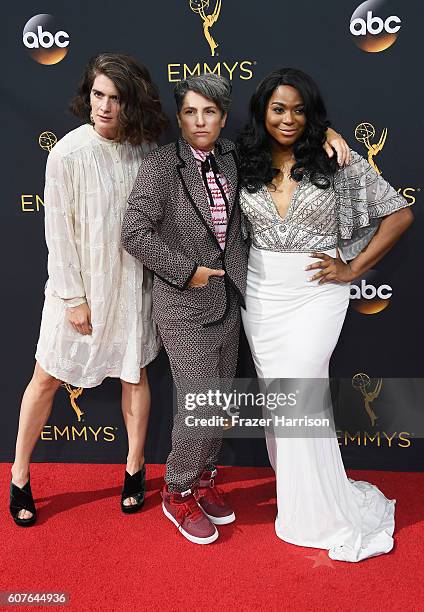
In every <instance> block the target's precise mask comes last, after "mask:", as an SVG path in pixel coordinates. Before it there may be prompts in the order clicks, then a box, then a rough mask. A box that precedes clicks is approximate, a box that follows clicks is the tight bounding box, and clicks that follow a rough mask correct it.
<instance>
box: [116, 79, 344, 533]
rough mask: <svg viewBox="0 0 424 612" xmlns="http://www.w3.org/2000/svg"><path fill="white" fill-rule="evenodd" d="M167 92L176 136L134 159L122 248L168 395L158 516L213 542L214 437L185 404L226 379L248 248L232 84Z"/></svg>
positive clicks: (226, 509) (190, 84)
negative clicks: (171, 389)
mask: <svg viewBox="0 0 424 612" xmlns="http://www.w3.org/2000/svg"><path fill="white" fill-rule="evenodd" d="M174 95H175V100H176V104H177V120H178V124H179V126H180V128H181V136H180V138H179V140H178V141H177V142H176V143H172V144H169V145H166V146H163V147H160V148H158V149H156V150H155V151H153V152H152V153H150V154H149V155H148V156H147V157H146V158H145V159H144V160H143V161H142V163H141V166H140V170H139V173H138V176H137V180H136V182H135V185H134V188H133V191H132V193H131V196H130V198H129V205H128V208H127V211H126V213H125V217H124V221H123V227H122V242H123V246H124V248H125V249H126V250H127V251H128V252H129V253H130V254H131V255H133V256H134V257H136V258H137V259H139V260H140V261H141V262H142V263H143V264H144V265H145V266H146V267H147V268H150V270H152V271H153V272H154V283H153V318H154V319H155V321H156V323H157V324H158V327H159V332H160V335H161V337H162V341H163V344H164V347H165V349H166V351H167V354H168V357H169V361H170V365H171V370H172V374H173V378H174V383H175V386H176V389H177V404H178V410H177V413H176V415H175V419H174V426H173V431H172V450H171V453H170V455H169V457H168V460H167V466H166V475H165V486H164V489H163V493H162V497H163V504H162V508H163V512H164V514H165V516H166V517H167V518H169V519H170V520H171V521H172V522H173V523H174V524H175V525H176V527H177V528H178V530H179V531H180V532H181V534H182V535H183V536H184V537H186V538H187V539H188V540H190V541H191V542H194V543H197V544H209V543H211V542H213V541H214V540H216V539H217V537H218V531H217V529H216V526H215V525H223V524H227V523H231V522H232V521H234V520H235V515H234V512H233V510H232V509H231V507H230V506H229V504H228V503H227V502H226V501H225V499H224V498H223V496H222V494H221V493H220V492H219V490H218V489H217V488H216V487H215V486H214V477H215V475H216V469H215V463H216V461H217V457H218V453H219V450H220V446H221V442H222V431H221V432H220V430H219V429H218V428H209V427H202V426H199V427H197V428H195V430H194V431H193V432H190V431H188V430H189V428H188V427H187V424H186V417H187V415H188V414H189V413H188V412H187V405H186V399H187V397H188V395H189V394H193V393H199V392H205V391H207V387H210V386H211V385H210V384H209V383H210V382H211V381H215V382H218V385H216V386H215V388H217V387H218V386H219V385H220V386H221V389H222V387H223V386H225V384H227V383H228V381H230V380H231V379H232V378H233V377H234V375H235V370H236V363H237V352H238V342H239V329H240V305H241V306H243V305H244V297H243V296H244V294H245V287H246V275H247V254H248V249H247V246H246V244H245V242H244V240H243V238H242V233H241V216H240V215H241V213H240V208H239V204H238V199H237V191H238V177H237V159H236V151H235V146H234V144H233V143H232V142H231V141H229V140H226V139H221V138H220V132H221V129H222V128H223V127H224V125H225V121H226V118H227V112H228V109H229V106H230V95H231V85H230V83H229V82H228V81H227V80H226V79H224V78H222V77H219V76H217V75H214V74H208V75H203V76H199V77H190V78H189V79H187V80H185V81H181V82H180V83H178V84H177V85H176V87H175V90H174ZM338 141H339V142H340V139H338ZM195 408H196V413H195V414H196V416H208V410H210V408H211V406H204V407H202V406H201V405H200V398H198V402H197V405H196V406H195ZM209 414H210V412H209Z"/></svg>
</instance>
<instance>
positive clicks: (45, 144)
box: [38, 132, 57, 153]
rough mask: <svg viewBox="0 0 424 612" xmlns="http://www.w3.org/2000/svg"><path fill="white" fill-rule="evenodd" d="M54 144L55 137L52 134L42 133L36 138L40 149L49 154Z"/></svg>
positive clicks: (55, 141)
mask: <svg viewBox="0 0 424 612" xmlns="http://www.w3.org/2000/svg"><path fill="white" fill-rule="evenodd" d="M56 143H57V137H56V135H55V134H53V132H42V133H41V134H40V136H39V137H38V144H39V145H40V147H41V148H42V149H44V150H45V151H48V152H49V153H50V151H51V150H52V149H53V147H54V145H55V144H56Z"/></svg>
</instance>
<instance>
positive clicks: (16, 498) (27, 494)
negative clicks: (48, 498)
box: [9, 479, 37, 527]
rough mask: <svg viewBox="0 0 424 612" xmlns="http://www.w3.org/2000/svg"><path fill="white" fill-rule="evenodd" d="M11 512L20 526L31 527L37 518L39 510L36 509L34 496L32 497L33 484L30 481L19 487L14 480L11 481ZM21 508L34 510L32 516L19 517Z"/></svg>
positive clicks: (29, 510)
mask: <svg viewBox="0 0 424 612" xmlns="http://www.w3.org/2000/svg"><path fill="white" fill-rule="evenodd" d="M9 510H10V514H11V515H12V518H13V520H14V521H15V523H16V524H17V525H19V527H30V526H31V525H34V523H35V521H36V520H37V510H36V509H35V504H34V498H33V497H32V491H31V485H30V483H29V479H28V482H27V483H26V485H25V486H23V487H22V488H21V487H18V486H16V485H15V484H13V482H11V483H10V505H9ZM21 510H27V511H28V512H32V516H31V518H19V516H18V515H19V513H20V511H21Z"/></svg>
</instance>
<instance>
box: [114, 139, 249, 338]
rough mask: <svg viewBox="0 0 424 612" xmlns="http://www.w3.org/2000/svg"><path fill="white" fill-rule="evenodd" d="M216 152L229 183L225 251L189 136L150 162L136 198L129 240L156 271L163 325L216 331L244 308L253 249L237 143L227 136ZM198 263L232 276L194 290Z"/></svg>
mask: <svg viewBox="0 0 424 612" xmlns="http://www.w3.org/2000/svg"><path fill="white" fill-rule="evenodd" d="M214 152H215V158H216V161H217V164H218V167H219V170H220V172H221V173H222V174H224V176H225V177H226V179H227V181H228V184H229V197H228V211H227V218H228V226H227V237H226V245H225V249H224V250H222V249H221V248H220V246H219V243H218V240H217V239H216V237H215V233H214V228H213V223H212V217H211V213H210V207H209V202H208V199H207V194H206V190H205V187H204V185H203V181H202V177H201V176H200V173H199V170H198V168H197V165H196V161H195V159H194V157H193V154H192V152H191V150H190V147H189V145H188V143H187V142H186V141H185V140H184V139H182V138H180V139H179V140H178V142H176V143H172V144H169V145H166V146H164V147H160V148H158V149H155V150H154V151H153V152H152V153H150V154H149V155H148V156H147V157H146V158H145V159H143V161H142V164H141V166H140V170H139V173H138V176H137V180H136V182H135V184H134V187H133V190H132V193H131V195H130V198H129V204H128V209H127V211H126V213H125V217H124V221H123V226H122V243H123V246H124V248H125V250H126V251H128V253H130V254H131V255H133V256H134V257H136V258H137V259H139V260H140V261H141V262H142V263H143V264H144V265H145V266H146V267H147V268H150V270H152V271H153V272H154V275H155V278H154V283H153V316H154V318H155V319H156V320H157V321H158V323H160V322H163V323H165V322H167V321H178V320H192V321H194V322H196V323H202V324H203V325H204V326H209V325H214V324H217V323H219V322H221V321H223V320H224V318H225V316H226V314H227V312H228V309H229V305H230V304H229V303H230V300H231V299H233V300H234V299H237V297H235V295H238V296H239V299H240V303H241V305H242V306H244V294H245V289H246V275H247V251H248V249H247V246H246V244H245V242H244V240H243V238H242V234H241V225H240V215H241V212H240V207H239V203H238V176H237V158H236V152H235V146H234V144H233V143H232V142H231V141H229V140H225V139H219V140H218V141H217V142H216V144H215V148H214ZM198 266H207V267H208V268H215V269H223V270H225V275H224V276H223V277H216V276H211V277H210V279H209V284H208V285H207V286H206V287H201V288H192V287H189V286H188V284H189V282H190V280H191V278H192V277H193V275H194V273H195V271H196V269H197V267H198ZM230 287H231V288H232V289H233V290H231V289H230Z"/></svg>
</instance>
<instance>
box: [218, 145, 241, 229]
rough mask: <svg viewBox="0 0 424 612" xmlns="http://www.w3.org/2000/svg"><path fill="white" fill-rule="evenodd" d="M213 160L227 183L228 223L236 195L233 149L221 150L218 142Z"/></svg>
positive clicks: (235, 166) (236, 183) (236, 182)
mask: <svg viewBox="0 0 424 612" xmlns="http://www.w3.org/2000/svg"><path fill="white" fill-rule="evenodd" d="M215 158H216V161H217V164H218V168H219V171H220V172H221V173H222V174H223V175H224V176H225V178H226V179H227V182H228V188H229V194H228V221H229V220H230V219H231V217H232V211H233V208H234V202H235V199H236V194H237V185H238V176H237V165H236V162H235V156H234V149H233V148H231V149H227V150H225V149H223V147H222V146H221V144H220V143H219V141H218V142H217V144H216V146H215Z"/></svg>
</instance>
